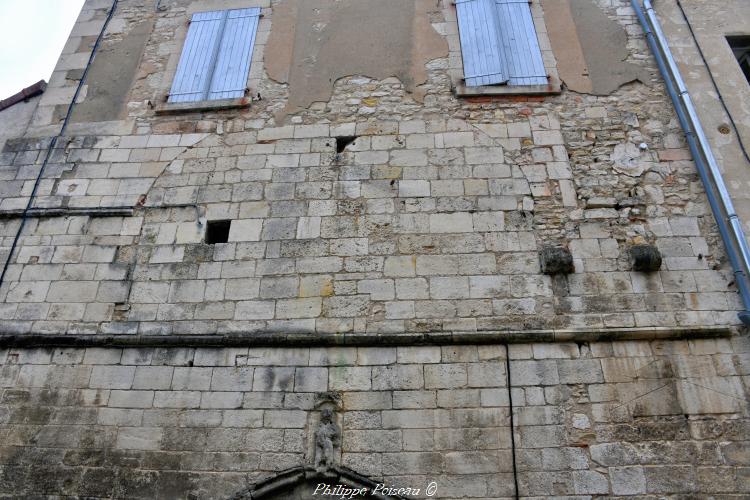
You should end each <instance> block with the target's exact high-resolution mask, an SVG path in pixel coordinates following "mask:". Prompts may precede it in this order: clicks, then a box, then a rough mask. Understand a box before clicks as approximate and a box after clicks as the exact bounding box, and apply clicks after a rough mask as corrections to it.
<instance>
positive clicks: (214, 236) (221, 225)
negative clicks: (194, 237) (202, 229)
mask: <svg viewBox="0 0 750 500" xmlns="http://www.w3.org/2000/svg"><path fill="white" fill-rule="evenodd" d="M231 225H232V221H231V220H210V221H208V223H207V224H206V243H208V244H209V245H214V244H216V243H226V242H227V241H229V227H230V226H231Z"/></svg>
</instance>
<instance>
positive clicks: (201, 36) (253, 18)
mask: <svg viewBox="0 0 750 500" xmlns="http://www.w3.org/2000/svg"><path fill="white" fill-rule="evenodd" d="M259 17H260V8H258V7H254V8H250V9H235V10H223V11H214V12H199V13H196V14H193V17H192V18H191V20H190V28H189V29H188V34H187V38H186V40H185V45H184V47H183V49H182V54H181V55H180V62H179V63H178V65H177V73H176V74H175V78H174V82H172V90H171V91H170V92H169V102H194V101H206V100H213V99H231V98H237V97H243V96H244V95H245V87H246V85H247V76H248V74H249V72H250V62H251V59H252V55H253V46H254V45H255V34H256V32H257V31H258V20H259Z"/></svg>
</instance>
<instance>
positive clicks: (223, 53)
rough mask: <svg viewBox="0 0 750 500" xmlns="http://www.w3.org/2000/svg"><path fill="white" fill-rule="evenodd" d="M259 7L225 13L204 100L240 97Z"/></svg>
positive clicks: (243, 89) (244, 85)
mask: <svg viewBox="0 0 750 500" xmlns="http://www.w3.org/2000/svg"><path fill="white" fill-rule="evenodd" d="M259 16H260V9H259V8H257V7H256V8H253V9H239V10H232V11H230V12H229V16H228V18H227V23H226V27H225V28H224V36H223V38H222V40H221V45H220V47H219V56H218V59H217V61H216V69H215V70H214V74H213V78H212V80H211V90H210V92H209V94H208V99H230V98H234V97H243V96H244V95H245V87H246V86H247V75H248V73H249V72H250V61H251V59H252V57H253V47H254V46H255V34H256V32H257V30H258V19H259Z"/></svg>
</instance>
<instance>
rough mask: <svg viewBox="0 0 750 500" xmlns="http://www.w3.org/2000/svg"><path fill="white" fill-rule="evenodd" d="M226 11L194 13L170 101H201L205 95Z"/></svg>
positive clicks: (170, 93)
mask: <svg viewBox="0 0 750 500" xmlns="http://www.w3.org/2000/svg"><path fill="white" fill-rule="evenodd" d="M226 15H227V12H226V11H214V12H199V13H197V14H193V17H192V19H191V21H190V28H189V29H188V34H187V38H186V39H185V46H184V47H183V48H182V55H180V62H179V64H178V65H177V73H176V74H175V77H174V82H172V90H171V91H170V92H169V102H192V101H202V100H204V99H205V98H206V92H207V91H208V87H209V84H210V82H211V74H212V70H213V67H214V64H215V61H216V52H217V50H218V47H219V41H220V40H221V35H222V30H223V29H224V24H225V21H226Z"/></svg>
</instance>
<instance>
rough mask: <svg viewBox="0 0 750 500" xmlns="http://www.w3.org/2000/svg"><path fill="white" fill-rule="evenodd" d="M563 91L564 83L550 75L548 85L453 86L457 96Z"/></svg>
mask: <svg viewBox="0 0 750 500" xmlns="http://www.w3.org/2000/svg"><path fill="white" fill-rule="evenodd" d="M561 92H562V85H561V84H560V81H559V80H558V79H557V78H554V77H550V82H549V83H548V84H547V85H484V86H481V87H467V86H466V85H464V84H463V83H459V84H456V85H455V86H454V87H453V93H454V94H455V95H456V97H478V96H526V95H528V96H540V95H557V94H560V93H561Z"/></svg>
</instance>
